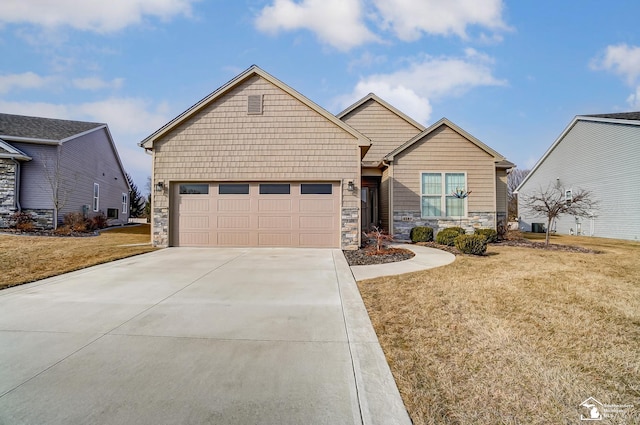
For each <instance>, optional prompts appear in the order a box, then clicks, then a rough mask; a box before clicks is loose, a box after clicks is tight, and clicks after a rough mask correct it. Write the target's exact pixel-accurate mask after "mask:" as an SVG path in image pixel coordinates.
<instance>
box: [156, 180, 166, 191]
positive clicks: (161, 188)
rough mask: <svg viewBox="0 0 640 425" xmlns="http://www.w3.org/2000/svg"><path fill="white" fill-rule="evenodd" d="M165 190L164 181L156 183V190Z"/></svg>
mask: <svg viewBox="0 0 640 425" xmlns="http://www.w3.org/2000/svg"><path fill="white" fill-rule="evenodd" d="M163 190H164V182H158V183H156V192H162V191H163Z"/></svg>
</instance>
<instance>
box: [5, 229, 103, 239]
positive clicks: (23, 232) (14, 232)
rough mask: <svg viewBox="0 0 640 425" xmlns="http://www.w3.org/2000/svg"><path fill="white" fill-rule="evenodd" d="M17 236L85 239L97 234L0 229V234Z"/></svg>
mask: <svg viewBox="0 0 640 425" xmlns="http://www.w3.org/2000/svg"><path fill="white" fill-rule="evenodd" d="M2 233H4V234H9V235H18V236H49V237H56V238H86V237H89V236H98V232H70V233H68V234H57V233H55V232H54V231H53V230H44V229H34V230H18V229H0V234H2Z"/></svg>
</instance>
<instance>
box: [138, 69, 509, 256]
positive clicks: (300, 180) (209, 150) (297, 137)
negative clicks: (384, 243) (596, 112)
mask: <svg viewBox="0 0 640 425" xmlns="http://www.w3.org/2000/svg"><path fill="white" fill-rule="evenodd" d="M140 146H141V147H143V148H144V149H145V150H146V151H147V152H149V153H150V154H152V156H153V159H152V164H153V172H152V174H153V176H152V181H153V188H154V189H153V196H152V210H153V222H152V226H153V235H152V238H153V243H154V245H156V246H291V247H331V248H342V249H355V248H358V246H359V245H360V243H361V235H362V232H364V231H367V230H369V229H371V227H372V226H380V227H382V228H383V229H385V230H387V231H389V232H390V233H392V234H394V235H395V236H397V237H400V238H406V237H408V235H409V231H410V229H411V228H412V227H414V226H417V225H430V226H433V227H434V228H435V230H436V232H437V230H438V229H441V228H444V227H451V226H458V225H461V226H463V227H466V228H467V229H469V230H473V229H474V228H478V227H491V228H495V227H496V225H497V222H498V220H500V219H502V218H506V213H507V184H506V176H507V172H508V170H509V169H510V168H512V167H513V164H511V163H510V162H508V161H506V159H505V158H504V157H503V156H501V155H500V154H498V153H497V152H495V151H494V150H492V149H491V148H489V147H488V146H487V145H485V144H484V143H482V142H480V141H479V140H477V139H476V138H474V137H473V136H471V135H470V134H468V133H466V132H465V131H464V130H462V129H461V128H459V127H458V126H456V125H455V124H453V123H452V122H451V121H449V120H447V119H442V120H440V121H438V122H437V123H435V124H433V125H432V126H429V127H428V128H426V127H425V126H423V125H422V124H420V123H418V122H416V121H415V120H413V119H411V118H410V117H408V116H406V115H405V114H404V113H402V112H401V111H399V110H397V109H396V108H394V107H393V106H391V105H389V104H388V103H386V102H385V101H384V100H382V99H380V98H378V97H377V96H376V95H374V94H370V95H368V96H365V97H364V98H363V99H361V100H360V101H358V102H356V103H355V104H354V105H352V106H350V107H349V108H347V109H346V110H345V111H343V112H341V113H340V114H338V115H337V116H336V115H333V114H331V113H330V112H328V111H327V110H325V109H324V108H322V107H320V106H318V105H317V104H316V103H314V102H313V101H311V100H309V99H308V98H306V97H305V96H303V95H302V94H300V93H299V92H297V91H296V90H294V89H293V88H291V87H289V86H287V85H286V84H285V83H283V82H282V81H280V80H278V79H276V78H275V77H273V76H272V75H270V74H268V73H267V72H265V71H263V70H262V69H260V68H259V67H257V66H255V65H254V66H252V67H250V68H249V69H247V70H246V71H244V72H243V73H241V74H240V75H238V76H236V77H235V78H234V79H232V80H231V81H229V82H228V83H227V84H225V85H223V86H222V87H220V88H219V89H218V90H216V91H214V92H213V93H211V94H209V95H208V96H206V97H205V98H204V99H202V100H201V101H200V102H198V103H196V104H195V105H194V106H192V107H191V108H189V109H188V110H186V111H185V112H183V113H182V114H180V115H179V116H177V117H176V118H174V119H173V120H172V121H170V122H168V123H167V124H166V125H165V126H163V127H162V128H160V129H159V130H157V131H156V132H154V133H153V134H151V135H150V136H149V137H147V138H146V139H145V140H143V141H142V142H141V143H140ZM456 190H458V191H461V192H462V191H469V192H470V193H471V195H470V196H469V197H467V198H466V199H458V198H455V197H454V196H453V195H452V192H454V191H456Z"/></svg>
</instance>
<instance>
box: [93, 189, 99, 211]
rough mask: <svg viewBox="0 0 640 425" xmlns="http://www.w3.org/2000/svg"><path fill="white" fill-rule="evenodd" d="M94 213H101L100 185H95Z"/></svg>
mask: <svg viewBox="0 0 640 425" xmlns="http://www.w3.org/2000/svg"><path fill="white" fill-rule="evenodd" d="M92 206H93V211H94V212H98V211H100V185H99V184H98V183H94V184H93V204H92Z"/></svg>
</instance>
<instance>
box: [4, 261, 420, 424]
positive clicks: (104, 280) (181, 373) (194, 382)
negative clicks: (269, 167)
mask: <svg viewBox="0 0 640 425" xmlns="http://www.w3.org/2000/svg"><path fill="white" fill-rule="evenodd" d="M0 311H1V312H2V314H1V315H0V424H12V425H19V424H50V425H55V424H65V425H73V424H140V425H145V424H150V425H151V424H153V425H156V424H223V425H224V424H234V425H235V424H242V425H248V424H366V425H369V424H407V425H408V424H410V420H409V417H408V415H407V413H406V410H405V407H404V405H403V403H402V400H401V398H400V395H399V393H398V390H397V387H396V385H395V382H394V380H393V377H392V375H391V372H390V370H389V367H388V365H387V363H386V360H385V357H384V354H383V352H382V349H381V348H380V345H379V343H378V340H377V337H376V335H375V333H374V331H373V328H372V326H371V323H370V321H369V317H368V315H367V312H366V310H365V307H364V305H363V303H362V299H361V298H360V294H359V292H358V289H357V287H356V284H355V281H354V278H353V275H352V273H351V269H350V268H349V266H348V265H347V263H346V260H345V258H344V255H343V254H342V252H341V251H340V250H331V249H275V248H274V249H196V248H168V249H165V250H161V251H156V252H153V253H150V254H144V255H140V256H136V257H131V258H128V259H124V260H120V261H115V262H112V263H108V264H104V265H100V266H96V267H91V268H88V269H84V270H80V271H77V272H73V273H69V274H66V275H62V276H58V277H55V278H50V279H45V280H42V281H39V282H35V283H32V284H28V285H22V286H19V287H14V288H9V289H7V290H3V291H0Z"/></svg>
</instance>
